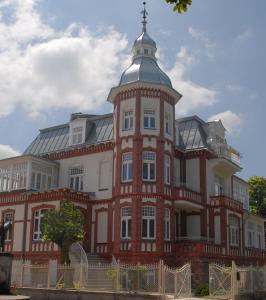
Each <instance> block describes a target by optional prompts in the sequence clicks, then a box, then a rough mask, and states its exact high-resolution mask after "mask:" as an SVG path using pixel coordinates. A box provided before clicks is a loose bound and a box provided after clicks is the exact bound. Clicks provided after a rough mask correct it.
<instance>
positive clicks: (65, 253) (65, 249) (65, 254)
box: [60, 245, 70, 265]
mask: <svg viewBox="0 0 266 300" xmlns="http://www.w3.org/2000/svg"><path fill="white" fill-rule="evenodd" d="M69 248H70V246H69V245H62V246H61V247H60V250H61V264H62V265H65V264H67V265H70V258H69Z"/></svg>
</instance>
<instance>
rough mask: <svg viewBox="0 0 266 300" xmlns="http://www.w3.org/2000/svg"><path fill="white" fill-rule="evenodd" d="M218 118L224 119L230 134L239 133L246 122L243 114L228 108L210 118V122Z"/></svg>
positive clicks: (223, 121)
mask: <svg viewBox="0 0 266 300" xmlns="http://www.w3.org/2000/svg"><path fill="white" fill-rule="evenodd" d="M216 120H221V121H222V123H223V125H224V127H225V129H226V130H227V131H228V133H229V134H230V135H236V134H239V133H240V131H241V129H242V125H243V123H244V118H243V116H242V115H241V114H236V113H234V112H232V111H231V110H227V111H224V112H221V113H219V114H217V115H213V116H211V117H209V119H208V121H209V122H210V121H216Z"/></svg>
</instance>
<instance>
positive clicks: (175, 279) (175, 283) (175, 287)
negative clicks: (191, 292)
mask: <svg viewBox="0 0 266 300" xmlns="http://www.w3.org/2000/svg"><path fill="white" fill-rule="evenodd" d="M174 285H175V286H174V291H175V297H177V296H178V295H177V273H176V272H175V276H174Z"/></svg>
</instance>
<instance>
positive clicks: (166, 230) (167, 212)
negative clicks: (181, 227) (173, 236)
mask: <svg viewBox="0 0 266 300" xmlns="http://www.w3.org/2000/svg"><path fill="white" fill-rule="evenodd" d="M164 239H165V240H166V241H169V240H170V209H168V208H165V209H164Z"/></svg>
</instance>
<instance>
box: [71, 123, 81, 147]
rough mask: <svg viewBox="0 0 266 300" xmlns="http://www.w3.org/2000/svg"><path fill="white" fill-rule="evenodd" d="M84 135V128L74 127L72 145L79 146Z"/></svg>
mask: <svg viewBox="0 0 266 300" xmlns="http://www.w3.org/2000/svg"><path fill="white" fill-rule="evenodd" d="M82 133H83V127H82V126H79V127H74V128H73V131H72V145H77V144H81V143H82Z"/></svg>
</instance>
